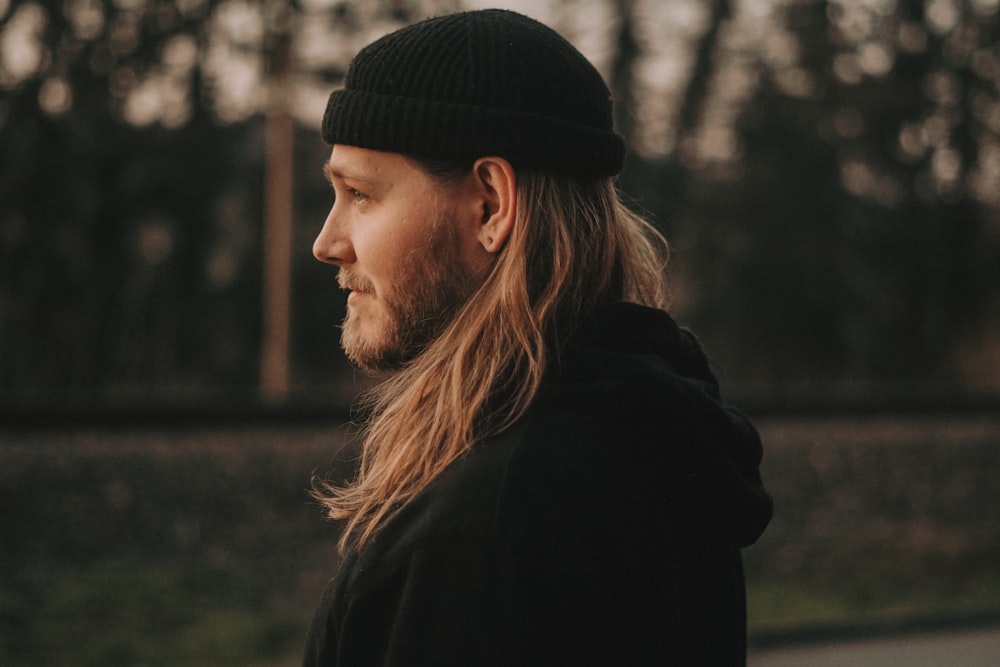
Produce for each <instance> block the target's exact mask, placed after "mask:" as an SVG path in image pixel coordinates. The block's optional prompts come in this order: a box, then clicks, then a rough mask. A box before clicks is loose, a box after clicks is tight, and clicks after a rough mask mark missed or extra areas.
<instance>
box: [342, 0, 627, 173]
mask: <svg viewBox="0 0 1000 667" xmlns="http://www.w3.org/2000/svg"><path fill="white" fill-rule="evenodd" d="M323 138H324V139H325V140H326V142H327V143H329V144H331V145H332V144H345V145H350V146H358V147H361V148H370V149H373V150H380V151H387V152H393V153H403V154H406V155H413V156H419V157H428V158H450V159H456V160H463V161H464V160H468V161H470V162H471V161H472V160H474V159H475V158H478V157H484V156H487V155H496V156H499V157H503V158H506V159H508V160H510V161H511V163H512V164H514V165H515V166H519V167H521V166H523V167H531V168H538V169H541V170H548V171H555V172H571V173H579V174H589V175H594V176H613V175H614V174H617V173H618V172H619V171H621V168H622V162H623V161H624V158H625V142H624V141H623V139H622V137H621V136H620V135H618V134H616V133H615V131H614V127H613V117H612V110H611V93H610V92H609V91H608V87H607V86H606V85H605V83H604V81H603V79H602V78H601V75H600V74H599V73H598V72H597V70H596V69H595V68H594V66H593V65H591V64H590V63H589V62H588V61H587V59H586V58H584V57H583V55H582V54H581V53H580V52H579V51H577V50H576V49H575V48H574V47H573V46H572V45H571V44H570V43H569V42H567V41H566V40H565V39H563V38H562V37H561V36H559V34H558V33H556V32H555V31H554V30H552V29H551V28H548V27H547V26H545V25H542V24H541V23H539V22H538V21H535V20H534V19H530V18H528V17H527V16H522V15H521V14H517V13H515V12H511V11H507V10H500V9H486V10H479V11H472V12H464V13H460V14H451V15H448V16H441V17H437V18H433V19H428V20H426V21H422V22H420V23H416V24H413V25H411V26H408V27H406V28H403V29H401V30H397V31H396V32H393V33H390V34H388V35H386V36H385V37H382V38H381V39H379V40H376V41H375V42H373V43H372V44H369V45H368V46H366V47H365V48H364V49H362V50H361V51H360V52H359V53H358V55H357V56H355V58H354V60H353V61H352V62H351V65H350V67H349V68H348V70H347V78H346V80H345V84H344V89H343V90H337V91H334V93H333V94H332V95H330V101H329V102H328V103H327V107H326V113H325V115H324V117H323Z"/></svg>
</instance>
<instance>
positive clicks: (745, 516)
mask: <svg viewBox="0 0 1000 667" xmlns="http://www.w3.org/2000/svg"><path fill="white" fill-rule="evenodd" d="M560 369H561V370H560V378H561V382H560V383H558V386H559V387H560V388H559V391H558V395H557V396H554V397H552V398H553V399H554V400H556V401H557V402H559V403H562V402H564V401H565V403H564V405H574V406H576V407H577V408H578V409H581V410H584V411H586V413H589V414H595V415H596V414H599V415H602V416H603V417H604V418H606V419H610V420H612V421H613V422H614V423H615V424H616V425H618V428H619V431H620V437H616V440H617V441H618V442H619V443H621V446H623V447H635V448H639V449H641V451H637V452H636V456H634V457H633V458H634V460H636V461H637V462H639V463H638V464H637V469H636V473H637V478H636V483H637V484H642V485H643V486H644V487H646V488H645V492H646V493H648V494H649V495H650V497H651V503H654V504H655V503H663V507H664V508H665V511H667V510H666V508H671V509H670V510H669V511H676V508H678V507H681V508H682V509H683V511H684V512H686V513H688V514H689V516H690V518H691V520H692V521H693V522H698V524H699V525H701V526H704V527H705V528H704V529H705V530H706V531H708V532H709V533H711V536H712V537H713V538H715V539H721V540H725V541H727V542H730V543H732V544H735V545H737V546H747V545H749V544H752V543H753V542H755V541H756V540H757V538H758V537H760V535H761V534H762V533H763V531H764V528H765V527H766V526H767V524H768V523H769V521H770V519H771V515H772V512H773V505H772V501H771V498H770V496H769V495H768V494H767V492H766V491H765V489H764V485H763V483H762V481H761V477H760V472H759V466H760V462H761V457H762V447H761V441H760V437H759V435H758V433H757V431H756V429H755V428H754V427H753V425H752V424H751V423H750V421H749V420H748V419H747V418H746V417H745V416H744V415H743V414H742V413H740V412H739V411H738V410H736V409H735V408H734V407H732V406H730V405H728V404H726V403H725V402H724V401H723V400H722V399H721V398H720V394H719V384H718V382H717V380H716V378H715V376H714V374H713V373H712V371H711V369H710V367H709V362H708V359H707V358H706V356H705V353H704V352H703V350H702V348H701V346H700V344H699V343H698V341H697V339H696V338H695V337H694V335H693V334H691V333H690V332H689V331H687V330H685V329H683V328H681V327H678V326H677V324H676V323H675V322H674V320H673V319H672V318H671V317H670V315H668V314H667V313H666V312H664V311H661V310H655V309H652V308H647V307H644V306H638V305H635V304H629V303H619V304H612V305H608V306H604V307H601V308H600V309H598V311H597V312H595V313H594V315H593V316H592V317H591V318H590V319H589V320H588V321H587V322H586V323H585V324H584V326H583V327H582V328H581V330H580V331H579V332H578V333H577V335H576V336H575V337H574V338H573V340H572V341H571V342H570V344H569V345H567V347H566V348H565V349H564V350H563V353H562V355H561V358H560Z"/></svg>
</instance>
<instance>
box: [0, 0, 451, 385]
mask: <svg viewBox="0 0 1000 667" xmlns="http://www.w3.org/2000/svg"><path fill="white" fill-rule="evenodd" d="M453 6H454V4H453V3H449V2H432V1H428V2H400V1H398V0H385V1H383V2H363V3H362V2H325V3H324V2H316V3H301V4H299V3H286V2H277V3H270V4H264V3H250V2H244V1H242V0H222V1H216V0H178V1H174V0H134V1H125V0H106V1H101V0H66V1H65V2H61V1H60V2H56V1H49V2H29V1H23V0H22V1H18V0H14V1H13V2H10V3H8V2H2V3H0V95H2V98H0V145H2V146H3V155H2V158H0V266H2V268H0V341H2V344H0V396H5V397H6V400H7V401H8V402H9V401H12V400H19V401H26V402H39V401H50V400H51V401H56V402H60V401H66V400H85V401H104V400H112V401H115V400H128V401H142V400H161V399H166V400H187V401H196V400H200V398H201V397H203V396H205V395H209V396H212V397H214V398H215V399H220V398H223V399H227V400H244V399H249V398H252V397H253V396H254V394H255V393H256V380H257V369H258V347H259V345H260V338H261V334H262V331H261V315H260V309H261V298H260V281H261V274H260V260H261V251H260V243H261V234H262V232H261V222H262V221H261V209H262V201H261V192H262V187H263V185H264V179H263V153H264V151H263V143H264V133H263V123H262V114H263V113H264V112H265V111H267V110H268V109H269V108H271V105H272V102H271V99H272V98H273V97H275V96H269V90H270V88H269V85H270V83H271V81H270V80H269V78H268V72H269V66H270V64H271V63H269V61H268V58H267V56H268V54H270V53H273V52H274V51H273V40H274V38H275V34H276V31H275V30H273V28H274V26H275V22H274V21H273V19H274V17H273V16H271V15H269V14H268V13H269V12H275V11H280V10H281V9H283V8H287V9H289V10H291V12H292V13H291V14H290V15H289V17H288V19H287V26H288V27H287V32H288V35H289V38H290V39H291V48H290V51H291V53H290V60H291V62H290V66H289V69H290V73H289V75H288V76H289V78H290V79H291V85H289V86H288V87H287V88H286V89H285V90H284V91H283V92H284V93H285V94H284V95H280V96H277V97H280V99H281V101H282V102H283V103H286V106H284V107H283V108H284V109H285V110H286V111H287V112H288V113H289V114H291V116H293V117H294V118H295V119H296V120H297V121H298V122H299V123H300V124H301V126H302V127H304V128H306V129H305V130H303V131H302V132H300V141H301V142H304V143H306V144H311V143H320V142H318V141H317V137H316V134H315V127H316V126H317V125H318V116H319V115H320V114H321V113H322V109H323V106H324V102H325V96H326V95H327V94H328V93H329V90H330V89H331V88H332V87H333V86H334V85H335V82H336V81H337V80H339V78H340V77H341V76H342V75H343V72H344V69H345V67H346V64H347V61H348V60H349V58H350V55H352V54H353V52H354V51H355V50H356V49H357V48H358V46H359V45H360V44H361V43H364V42H367V41H369V40H370V39H371V37H372V36H373V35H374V34H377V33H378V32H380V31H381V32H385V31H388V30H390V29H392V28H393V27H395V26H398V25H400V24H402V23H406V22H410V21H412V20H415V19H417V18H420V17H421V16H422V15H426V14H429V13H433V12H434V11H440V10H441V9H442V8H452V7H453ZM269 28H272V29H269ZM278 32H280V31H278ZM321 161H322V158H320V160H319V161H316V160H312V161H311V162H310V164H315V165H319V164H320V163H321ZM317 170H318V166H317ZM319 220H322V218H319ZM286 222H287V224H289V225H290V224H291V221H290V220H289V221H286ZM304 247H305V248H306V251H305V252H303V253H299V254H298V255H297V256H296V259H297V260H298V259H305V257H307V256H308V247H309V246H308V245H305V246H304ZM327 284H328V286H332V283H330V282H328V283H327ZM331 292H335V290H334V289H329V290H328V292H327V294H326V298H327V299H330V298H331V297H330V293H331ZM331 305H335V304H324V306H323V308H322V309H320V310H322V311H329V310H333V308H331ZM286 310H287V308H286ZM314 312H315V311H314ZM285 316H286V317H288V316H289V315H288V313H287V312H286V313H285ZM313 319H314V320H315V319H317V318H313ZM318 319H319V322H320V324H321V325H322V324H326V325H327V327H328V328H327V330H326V331H325V333H326V335H327V337H328V338H330V339H331V340H330V342H329V344H328V345H326V349H324V350H323V353H324V354H325V355H326V359H325V360H327V361H335V360H331V359H330V357H335V356H336V355H337V352H339V351H337V346H336V342H335V331H334V330H333V329H334V323H333V322H330V321H327V320H323V319H322V318H318ZM310 321H312V320H310ZM306 338H308V336H306ZM310 354H315V351H313V350H310ZM300 356H301V355H300ZM331 365H332V366H335V365H336V364H335V363H332V364H331Z"/></svg>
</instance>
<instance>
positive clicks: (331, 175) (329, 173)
mask: <svg viewBox="0 0 1000 667" xmlns="http://www.w3.org/2000/svg"><path fill="white" fill-rule="evenodd" d="M323 174H324V175H325V176H326V180H327V181H329V182H330V183H333V181H334V179H340V180H352V181H361V182H363V183H370V184H373V185H375V184H378V182H379V181H377V180H375V179H372V178H367V177H365V176H362V175H361V174H359V173H357V172H351V171H350V170H346V169H341V168H340V167H335V166H333V165H332V164H330V163H329V162H325V163H324V164H323Z"/></svg>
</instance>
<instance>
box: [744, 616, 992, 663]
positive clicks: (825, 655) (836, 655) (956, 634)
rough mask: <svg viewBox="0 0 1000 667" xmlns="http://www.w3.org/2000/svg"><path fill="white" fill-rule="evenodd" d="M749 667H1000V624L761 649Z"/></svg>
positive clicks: (753, 653)
mask: <svg viewBox="0 0 1000 667" xmlns="http://www.w3.org/2000/svg"><path fill="white" fill-rule="evenodd" d="M747 667H1000V626H997V627H992V628H978V629H974V630H961V631H949V632H936V633H923V634H916V635H913V634H907V635H900V636H896V637H891V636H890V637H879V638H877V639H863V640H854V641H829V642H822V643H816V644H808V645H797V646H786V647H776V648H768V649H758V650H754V651H751V653H750V655H749V656H748V657H747Z"/></svg>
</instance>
